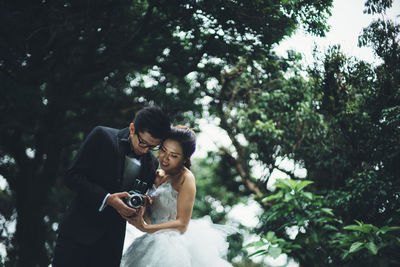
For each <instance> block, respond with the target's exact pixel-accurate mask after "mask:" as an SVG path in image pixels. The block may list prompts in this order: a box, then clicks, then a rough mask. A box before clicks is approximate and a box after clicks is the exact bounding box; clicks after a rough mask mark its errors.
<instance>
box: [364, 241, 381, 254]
mask: <svg viewBox="0 0 400 267" xmlns="http://www.w3.org/2000/svg"><path fill="white" fill-rule="evenodd" d="M365 247H366V248H367V249H368V250H369V251H370V252H371V253H372V254H373V255H376V254H378V250H379V248H378V247H377V246H376V245H375V243H374V242H372V241H371V242H369V243H368V244H366V245H365Z"/></svg>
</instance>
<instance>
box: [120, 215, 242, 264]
mask: <svg viewBox="0 0 400 267" xmlns="http://www.w3.org/2000/svg"><path fill="white" fill-rule="evenodd" d="M235 231H236V230H235V229H234V228H232V227H229V226H225V225H217V224H213V223H212V222H211V220H210V219H209V218H207V217H206V218H202V219H193V220H191V221H190V224H189V227H188V229H187V231H186V232H185V233H184V234H181V233H179V232H178V231H176V230H161V231H157V232H155V233H146V234H143V235H142V236H140V237H138V238H136V239H135V240H134V241H133V242H132V244H131V245H130V246H129V247H128V248H127V249H126V250H125V252H124V255H123V256H122V261H121V267H177V266H179V267H224V266H232V265H231V264H230V263H229V262H228V261H226V254H227V252H228V246H229V245H228V242H227V241H226V237H227V235H229V234H232V233H234V232H235Z"/></svg>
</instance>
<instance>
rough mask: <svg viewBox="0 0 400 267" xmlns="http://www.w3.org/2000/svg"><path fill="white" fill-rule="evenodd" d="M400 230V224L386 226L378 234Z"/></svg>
mask: <svg viewBox="0 0 400 267" xmlns="http://www.w3.org/2000/svg"><path fill="white" fill-rule="evenodd" d="M399 230H400V226H391V227H389V226H384V227H382V228H381V229H380V230H379V231H378V233H377V234H379V233H382V234H386V233H387V232H390V231H399Z"/></svg>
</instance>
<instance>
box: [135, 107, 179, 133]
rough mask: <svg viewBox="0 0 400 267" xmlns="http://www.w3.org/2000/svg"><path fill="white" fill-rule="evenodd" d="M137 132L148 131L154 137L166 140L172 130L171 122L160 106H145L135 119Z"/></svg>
mask: <svg viewBox="0 0 400 267" xmlns="http://www.w3.org/2000/svg"><path fill="white" fill-rule="evenodd" d="M133 123H134V125H135V132H148V133H149V134H150V135H151V136H152V137H154V138H157V139H162V140H164V139H165V138H167V136H168V134H169V132H170V130H171V122H170V119H169V117H168V115H167V114H166V112H164V111H162V110H161V109H160V108H159V107H145V108H143V109H141V110H139V111H138V112H137V113H136V115H135V118H134V119H133Z"/></svg>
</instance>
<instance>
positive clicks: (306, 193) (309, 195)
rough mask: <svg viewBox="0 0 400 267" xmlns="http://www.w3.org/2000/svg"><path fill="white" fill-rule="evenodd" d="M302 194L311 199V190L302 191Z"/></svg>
mask: <svg viewBox="0 0 400 267" xmlns="http://www.w3.org/2000/svg"><path fill="white" fill-rule="evenodd" d="M303 195H304V196H305V197H306V198H308V199H309V200H312V199H313V194H312V193H311V192H303Z"/></svg>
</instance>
